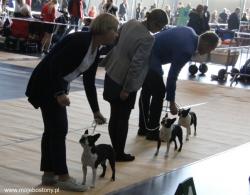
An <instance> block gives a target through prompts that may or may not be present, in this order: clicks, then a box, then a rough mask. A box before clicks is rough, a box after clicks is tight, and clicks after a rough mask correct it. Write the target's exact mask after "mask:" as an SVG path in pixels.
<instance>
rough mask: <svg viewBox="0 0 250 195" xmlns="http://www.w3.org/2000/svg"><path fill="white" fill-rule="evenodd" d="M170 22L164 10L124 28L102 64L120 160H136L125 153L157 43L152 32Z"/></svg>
mask: <svg viewBox="0 0 250 195" xmlns="http://www.w3.org/2000/svg"><path fill="white" fill-rule="evenodd" d="M167 23H168V18H167V15H166V13H165V12H164V11H163V10H160V9H155V10H153V11H152V12H151V13H149V14H148V16H147V19H146V20H145V21H142V22H139V21H137V20H130V21H129V22H127V23H125V24H124V25H123V26H122V27H121V28H120V34H119V40H118V43H117V44H116V45H115V46H114V48H113V49H112V50H111V52H110V53H109V54H108V56H107V57H106V58H105V59H104V60H103V62H102V64H103V65H104V66H105V67H106V70H107V73H106V75H105V82H104V93H103V97H104V99H105V100H107V101H108V102H109V103H110V109H111V112H110V120H109V136H110V139H111V142H112V145H113V148H114V150H115V152H116V160H117V161H133V160H134V159H135V157H134V156H133V155H130V154H126V153H125V152H124V149H125V145H126V140H127V134H128V121H129V116H130V113H131V110H132V109H133V107H134V103H135V99H136V92H137V90H138V89H140V87H141V86H142V84H143V81H144V79H145V77H146V74H147V71H148V60H149V56H150V53H151V49H152V46H153V43H154V37H153V36H152V35H151V34H150V32H152V33H155V32H158V31H160V30H161V29H162V28H163V27H164V26H165V25H166V24H167Z"/></svg>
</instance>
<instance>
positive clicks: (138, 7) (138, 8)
mask: <svg viewBox="0 0 250 195" xmlns="http://www.w3.org/2000/svg"><path fill="white" fill-rule="evenodd" d="M140 13H141V4H140V3H138V4H137V7H136V9H135V19H136V20H139V19H140Z"/></svg>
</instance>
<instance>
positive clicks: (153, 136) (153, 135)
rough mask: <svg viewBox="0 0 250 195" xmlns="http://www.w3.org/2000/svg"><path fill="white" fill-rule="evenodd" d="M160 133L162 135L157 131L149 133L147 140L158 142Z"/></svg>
mask: <svg viewBox="0 0 250 195" xmlns="http://www.w3.org/2000/svg"><path fill="white" fill-rule="evenodd" d="M159 133H160V131H159V130H157V131H149V132H148V133H147V134H146V139H147V140H152V141H158V139H159Z"/></svg>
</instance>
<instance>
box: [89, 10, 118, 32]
mask: <svg viewBox="0 0 250 195" xmlns="http://www.w3.org/2000/svg"><path fill="white" fill-rule="evenodd" d="M118 24H119V22H118V20H117V19H116V17H115V16H113V15H111V14H108V13H103V14H100V15H98V16H97V17H96V18H95V19H94V20H93V21H92V22H91V24H90V30H91V32H92V33H93V34H105V33H107V32H109V31H110V30H114V31H117V28H118Z"/></svg>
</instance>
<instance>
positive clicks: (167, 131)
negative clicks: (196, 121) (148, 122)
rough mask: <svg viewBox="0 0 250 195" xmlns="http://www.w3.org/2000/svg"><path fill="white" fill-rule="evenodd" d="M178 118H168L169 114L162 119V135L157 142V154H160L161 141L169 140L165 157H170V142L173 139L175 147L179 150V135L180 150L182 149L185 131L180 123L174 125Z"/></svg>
mask: <svg viewBox="0 0 250 195" xmlns="http://www.w3.org/2000/svg"><path fill="white" fill-rule="evenodd" d="M175 120H176V118H173V119H170V118H168V115H167V114H166V116H165V117H164V118H163V119H162V121H161V125H162V126H161V129H160V135H159V139H158V143H157V150H156V152H155V156H157V155H158V153H159V149H160V147H161V141H165V142H167V150H166V153H165V157H168V152H169V148H170V144H171V142H172V141H173V142H174V145H175V147H174V149H175V150H177V143H176V139H175V138H176V137H178V140H179V142H180V148H179V150H178V152H180V151H181V149H182V139H183V133H182V128H181V126H179V125H174V122H175Z"/></svg>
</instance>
